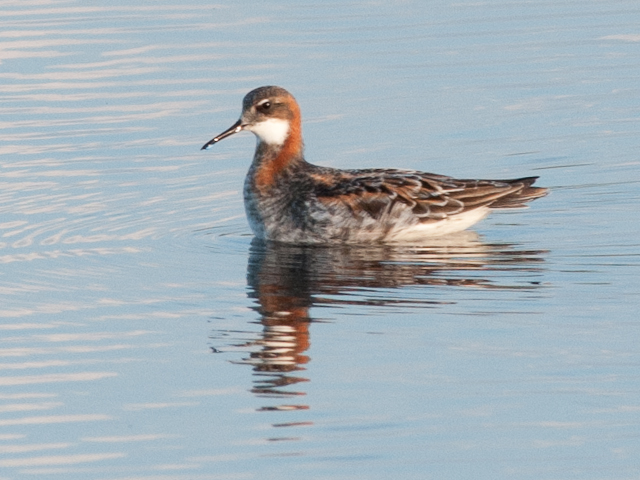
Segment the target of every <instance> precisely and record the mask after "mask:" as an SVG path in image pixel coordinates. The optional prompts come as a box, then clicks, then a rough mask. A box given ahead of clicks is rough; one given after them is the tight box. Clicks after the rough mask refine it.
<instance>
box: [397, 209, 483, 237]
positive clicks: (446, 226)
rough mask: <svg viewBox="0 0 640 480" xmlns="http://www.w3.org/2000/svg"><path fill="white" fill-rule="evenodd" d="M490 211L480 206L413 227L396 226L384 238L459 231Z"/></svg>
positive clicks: (430, 235) (434, 234) (425, 235)
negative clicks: (395, 228) (396, 227)
mask: <svg viewBox="0 0 640 480" xmlns="http://www.w3.org/2000/svg"><path fill="white" fill-rule="evenodd" d="M490 211H491V209H490V208H489V207H480V208H476V209H475V210H469V211H468V212H465V213H460V214H458V215H452V216H450V217H447V218H445V219H443V220H440V221H437V222H433V223H423V224H419V225H416V226H415V227H413V228H406V227H404V228H398V229H397V230H396V231H393V230H391V232H390V234H389V236H388V237H387V238H386V240H387V241H388V242H407V241H417V240H424V239H425V238H428V237H439V236H442V235H450V234H452V233H456V232H461V231H463V230H465V229H467V228H469V227H470V226H471V225H473V224H474V223H477V222H479V221H480V220H482V219H483V218H484V217H486V216H487V215H488V214H489V212H490Z"/></svg>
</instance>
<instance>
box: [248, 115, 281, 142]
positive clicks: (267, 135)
mask: <svg viewBox="0 0 640 480" xmlns="http://www.w3.org/2000/svg"><path fill="white" fill-rule="evenodd" d="M246 129H247V130H249V131H250V132H253V133H254V134H255V135H256V136H257V137H258V138H259V139H260V141H261V142H264V143H266V144H267V145H283V144H284V141H285V140H286V139H287V135H289V122H288V121H287V120H282V119H280V118H269V119H268V120H265V121H263V122H260V123H256V124H255V125H251V126H250V127H247V128H246Z"/></svg>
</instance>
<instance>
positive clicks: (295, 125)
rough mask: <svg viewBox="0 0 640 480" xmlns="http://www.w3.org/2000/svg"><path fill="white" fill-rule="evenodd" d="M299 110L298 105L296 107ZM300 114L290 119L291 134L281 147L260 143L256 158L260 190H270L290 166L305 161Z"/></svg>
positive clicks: (256, 176)
mask: <svg viewBox="0 0 640 480" xmlns="http://www.w3.org/2000/svg"><path fill="white" fill-rule="evenodd" d="M296 109H297V105H296ZM302 152H303V143H302V128H301V125H300V112H299V111H296V112H294V115H293V118H292V119H290V123H289V133H288V135H287V138H286V139H285V141H284V143H283V144H282V145H281V146H280V145H278V146H275V145H268V144H265V143H262V142H260V143H258V146H257V148H256V155H255V158H254V167H255V169H256V170H255V185H256V187H257V188H259V189H263V188H269V187H270V186H272V185H274V184H275V183H276V180H277V178H278V176H279V175H280V174H281V173H282V172H283V171H284V170H285V169H286V168H287V167H289V166H290V165H292V164H294V163H298V162H300V161H304V158H303V154H302Z"/></svg>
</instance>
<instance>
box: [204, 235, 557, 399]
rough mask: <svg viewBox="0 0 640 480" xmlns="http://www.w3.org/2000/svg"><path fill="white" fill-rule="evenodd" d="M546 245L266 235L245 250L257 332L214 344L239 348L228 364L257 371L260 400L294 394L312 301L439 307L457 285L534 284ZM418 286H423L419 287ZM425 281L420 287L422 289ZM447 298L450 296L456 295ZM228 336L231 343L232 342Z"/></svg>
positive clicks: (305, 359) (299, 391) (221, 334)
mask: <svg viewBox="0 0 640 480" xmlns="http://www.w3.org/2000/svg"><path fill="white" fill-rule="evenodd" d="M545 253H546V252H545V251H540V250H527V249H524V248H522V246H519V245H516V244H489V243H485V242H483V241H481V240H480V238H479V236H478V235H477V234H476V233H475V232H462V233H461V234H459V235H454V236H449V237H446V238H441V239H435V240H433V241H432V242H431V243H430V244H428V245H419V246H411V247H405V246H367V247H362V246H358V247H349V246H342V247H318V246H298V245H283V244H271V243H263V242H259V241H256V240H254V242H253V243H252V245H251V248H250V255H249V262H248V271H247V283H248V287H249V291H248V295H249V297H250V298H252V299H255V306H254V307H253V309H254V310H255V311H256V312H258V314H259V316H260V324H261V325H262V331H261V332H260V333H259V334H257V338H256V333H255V332H238V331H234V332H230V331H228V330H227V331H222V330H220V331H217V332H214V334H213V336H212V339H214V340H217V341H221V342H224V343H226V345H222V346H217V347H213V348H212V350H213V351H214V352H220V351H225V350H232V351H236V352H237V351H241V352H244V353H245V355H246V354H247V353H248V356H245V357H244V358H243V359H242V360H240V361H236V362H234V363H240V364H246V365H250V366H251V367H252V369H253V385H252V388H251V391H252V392H253V393H254V394H256V395H258V396H260V397H265V398H278V399H284V398H290V399H293V398H299V397H301V396H304V395H305V392H304V390H303V387H302V384H303V383H305V382H308V381H310V379H309V378H307V377H306V376H305V374H304V373H302V372H304V371H305V365H307V364H308V363H309V362H310V360H311V359H310V357H309V355H308V354H307V353H306V352H307V350H308V349H309V346H310V344H311V340H310V332H309V326H310V324H311V323H312V322H313V321H316V322H317V321H322V320H321V319H318V318H313V315H312V314H311V313H310V309H311V308H312V307H335V306H338V307H340V306H346V305H358V306H366V307H367V308H370V307H373V308H383V309H389V308H391V307H393V308H403V309H406V308H437V307H441V306H443V305H447V304H452V303H456V300H455V294H452V292H449V295H444V296H443V290H444V291H447V290H449V291H451V290H452V289H455V288H476V289H494V290H523V289H529V290H531V289H537V288H540V286H541V285H540V283H539V282H538V281H537V279H538V278H539V277H540V274H541V272H542V270H543V262H544V254H545ZM415 287H419V288H415ZM422 287H425V288H422ZM452 297H453V298H452ZM232 342H233V343H232ZM308 408H309V405H305V404H291V403H283V404H277V405H266V406H263V407H261V408H260V409H259V410H261V411H273V410H282V411H285V410H287V411H288V410H303V409H308Z"/></svg>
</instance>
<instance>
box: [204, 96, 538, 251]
mask: <svg viewBox="0 0 640 480" xmlns="http://www.w3.org/2000/svg"><path fill="white" fill-rule="evenodd" d="M243 130H247V131H249V132H252V133H253V134H254V135H255V136H256V137H257V143H256V149H255V154H254V156H253V162H252V163H251V166H250V168H249V171H248V173H247V175H246V178H245V182H244V205H245V211H246V215H247V219H248V221H249V225H250V227H251V229H252V231H253V233H254V235H255V237H257V238H258V239H260V240H264V241H272V242H282V243H289V244H316V245H323V244H325V245H326V244H372V243H375V244H386V243H392V244H395V243H407V242H423V241H426V240H428V239H429V238H431V237H438V236H443V235H448V234H452V233H455V232H459V231H462V230H465V229H467V228H469V227H470V226H472V225H473V224H475V223H476V222H479V221H480V220H482V219H483V218H485V217H486V216H487V215H488V214H489V212H490V211H491V210H494V209H503V208H521V207H524V206H525V204H526V203H527V202H529V201H531V200H534V199H536V198H539V197H543V196H545V195H546V194H547V193H548V189H546V188H541V187H534V186H532V185H533V183H534V182H535V181H536V180H537V178H538V177H525V178H517V179H510V180H464V179H456V178H453V177H448V176H445V175H437V174H433V173H426V172H421V171H415V170H400V169H395V168H387V169H384V168H369V169H357V170H348V169H338V168H331V167H324V166H318V165H314V164H312V163H309V162H307V161H306V160H305V158H304V152H303V150H304V143H303V139H302V118H301V114H300V106H299V105H298V102H297V101H296V99H295V98H294V97H293V95H291V94H290V93H289V92H288V91H287V90H285V89H284V88H282V87H277V86H264V87H259V88H256V89H254V90H252V91H250V92H249V93H247V95H246V96H245V97H244V99H243V102H242V113H241V115H240V119H239V120H238V121H237V122H236V123H234V124H233V125H232V126H231V127H229V128H228V129H227V130H225V131H223V132H222V133H220V134H219V135H218V136H216V137H214V138H213V139H211V140H209V141H208V142H207V143H206V144H204V145H203V146H202V149H201V150H207V149H209V148H210V147H211V146H213V145H214V144H216V143H218V142H219V141H221V140H223V139H225V138H227V137H229V136H231V135H234V134H236V133H238V132H241V131H243Z"/></svg>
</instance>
